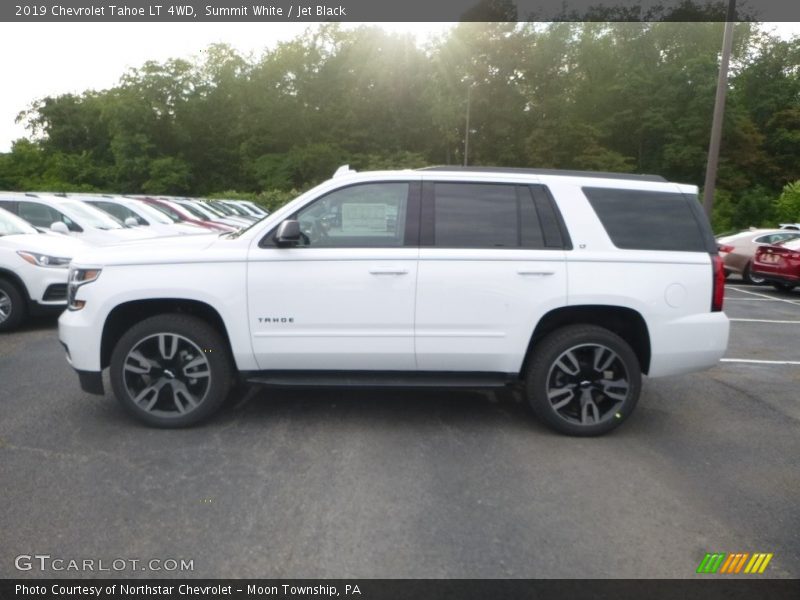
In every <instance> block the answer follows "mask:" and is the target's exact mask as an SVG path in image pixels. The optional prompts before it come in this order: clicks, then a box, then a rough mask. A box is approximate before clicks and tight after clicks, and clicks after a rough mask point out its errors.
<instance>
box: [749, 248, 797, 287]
mask: <svg viewBox="0 0 800 600" xmlns="http://www.w3.org/2000/svg"><path fill="white" fill-rule="evenodd" d="M753 272H754V274H756V275H759V276H761V277H763V278H764V279H765V280H766V281H767V283H770V284H772V286H773V287H774V288H775V289H778V290H784V291H787V292H788V291H789V290H791V289H794V288H795V287H796V286H798V285H800V238H793V239H790V240H786V241H783V242H778V243H776V244H769V245H767V246H761V247H759V248H758V249H757V250H756V254H755V257H754V258H753Z"/></svg>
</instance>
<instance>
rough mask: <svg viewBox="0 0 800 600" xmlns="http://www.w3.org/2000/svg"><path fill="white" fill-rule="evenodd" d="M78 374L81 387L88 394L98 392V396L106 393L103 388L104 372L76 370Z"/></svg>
mask: <svg viewBox="0 0 800 600" xmlns="http://www.w3.org/2000/svg"><path fill="white" fill-rule="evenodd" d="M76 373H77V374H78V381H79V382H80V384H81V389H82V390H83V391H84V392H86V393H87V394H96V395H98V396H103V395H105V393H106V392H105V389H103V374H102V373H95V372H93V371H76Z"/></svg>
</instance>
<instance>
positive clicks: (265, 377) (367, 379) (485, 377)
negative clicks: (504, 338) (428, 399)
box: [242, 371, 518, 389]
mask: <svg viewBox="0 0 800 600" xmlns="http://www.w3.org/2000/svg"><path fill="white" fill-rule="evenodd" d="M242 378H243V379H244V380H245V381H247V382H248V383H255V384H258V385H266V386H271V387H291V388H327V387H356V388H358V387H364V388H386V387H388V388H465V389H470V388H500V387H504V386H507V385H510V384H512V383H514V382H516V381H517V380H518V377H517V375H516V374H515V373H458V372H446V373H444V372H443V373H437V372H427V371H426V372H421V373H419V372H404V371H386V372H377V371H248V372H244V373H242Z"/></svg>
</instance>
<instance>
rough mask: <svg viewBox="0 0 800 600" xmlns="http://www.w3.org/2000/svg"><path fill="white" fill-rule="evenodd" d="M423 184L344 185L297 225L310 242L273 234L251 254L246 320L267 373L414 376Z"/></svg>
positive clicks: (303, 212)
mask: <svg viewBox="0 0 800 600" xmlns="http://www.w3.org/2000/svg"><path fill="white" fill-rule="evenodd" d="M419 189H420V186H419V183H418V182H408V181H399V182H391V181H387V182H379V183H362V184H356V185H350V186H347V187H343V188H340V189H337V190H334V191H332V192H329V193H327V194H325V195H323V196H322V197H320V198H317V199H316V200H314V201H312V202H311V203H309V204H307V205H305V206H304V207H303V208H302V209H300V210H299V211H298V212H297V213H295V214H294V215H292V217H291V218H292V219H296V220H298V221H299V222H300V226H301V230H302V231H303V239H302V241H301V242H300V244H298V245H297V246H296V247H291V248H279V247H278V246H276V245H275V243H274V242H273V239H272V235H274V231H273V233H272V234H270V235H268V236H267V237H266V238H265V239H263V240H262V241H261V242H260V243H259V244H258V245H257V246H254V247H253V248H252V249H251V252H250V256H249V261H248V313H249V314H248V318H249V321H250V331H251V335H252V343H253V350H254V353H255V357H256V360H257V362H258V365H259V367H260V368H261V369H262V370H326V371H329V370H382V371H386V370H395V371H411V370H414V369H416V362H415V358H414V302H415V294H416V281H417V257H418V254H419V248H418V229H417V228H418V223H419V212H418V211H419Z"/></svg>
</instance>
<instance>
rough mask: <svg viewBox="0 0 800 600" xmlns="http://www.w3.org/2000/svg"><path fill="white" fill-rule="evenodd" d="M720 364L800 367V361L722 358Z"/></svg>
mask: <svg viewBox="0 0 800 600" xmlns="http://www.w3.org/2000/svg"><path fill="white" fill-rule="evenodd" d="M719 362H726V363H747V364H751V365H800V360H756V359H754V358H720V359H719Z"/></svg>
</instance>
